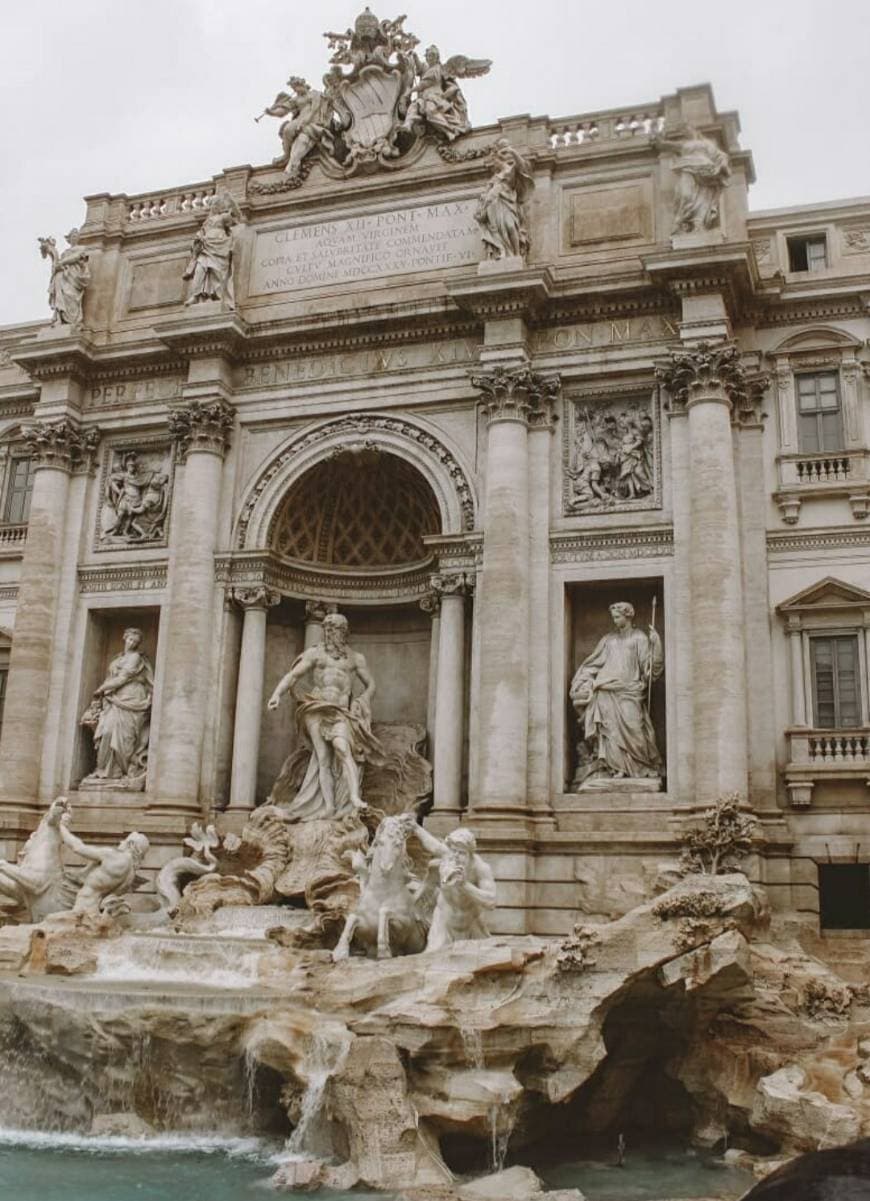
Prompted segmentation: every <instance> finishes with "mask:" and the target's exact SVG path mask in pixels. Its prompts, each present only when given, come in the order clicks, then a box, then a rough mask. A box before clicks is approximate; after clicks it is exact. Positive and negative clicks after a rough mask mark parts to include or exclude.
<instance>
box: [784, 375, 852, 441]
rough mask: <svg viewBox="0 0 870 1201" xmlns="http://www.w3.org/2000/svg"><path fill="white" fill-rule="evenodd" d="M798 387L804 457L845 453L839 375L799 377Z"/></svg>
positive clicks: (800, 430) (799, 423)
mask: <svg viewBox="0 0 870 1201" xmlns="http://www.w3.org/2000/svg"><path fill="white" fill-rule="evenodd" d="M796 383H797V404H798V429H799V433H800V448H801V450H802V451H803V452H804V454H825V453H826V452H828V451H837V450H842V449H843V421H842V412H841V409H840V380H839V377H838V375H837V373H836V371H820V372H817V373H816V374H814V375H799V376H797V378H796Z"/></svg>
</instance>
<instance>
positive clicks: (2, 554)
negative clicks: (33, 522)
mask: <svg viewBox="0 0 870 1201" xmlns="http://www.w3.org/2000/svg"><path fill="white" fill-rule="evenodd" d="M26 541H27V525H26V524H24V525H10V524H5V523H2V524H0V559H20V558H21V556H22V555H23V554H24V543H25V542H26Z"/></svg>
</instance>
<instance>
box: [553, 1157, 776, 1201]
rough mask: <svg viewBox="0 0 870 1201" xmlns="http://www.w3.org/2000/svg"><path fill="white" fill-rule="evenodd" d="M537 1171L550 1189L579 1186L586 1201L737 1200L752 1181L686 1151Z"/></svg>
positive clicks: (743, 1175)
mask: <svg viewBox="0 0 870 1201" xmlns="http://www.w3.org/2000/svg"><path fill="white" fill-rule="evenodd" d="M538 1172H539V1174H540V1175H541V1176H543V1177H544V1178H545V1179H546V1182H547V1184H548V1185H549V1187H550V1188H579V1189H580V1191H581V1192H582V1193H584V1194H585V1195H586V1201H661V1198H663V1197H667V1198H669V1199H673V1201H678V1198H680V1199H685V1201H690V1199H692V1201H694V1198H698V1197H704V1198H708V1197H709V1198H721V1199H722V1201H735V1199H736V1198H738V1197H742V1196H743V1194H744V1193H745V1192H746V1190H747V1189H748V1188H749V1187H750V1186H751V1185H752V1184H754V1183H755V1180H754V1178H753V1177H752V1176H751V1175H750V1174H749V1173H748V1172H745V1171H743V1170H741V1169H739V1168H731V1167H723V1166H722V1165H721V1164H717V1163H716V1162H715V1161H714V1160H713V1159H710V1158H707V1157H704V1156H700V1155H695V1154H693V1153H692V1152H684V1151H673V1152H657V1153H656V1154H654V1155H653V1154H650V1153H645V1152H642V1151H637V1152H634V1153H632V1152H629V1153H628V1155H627V1156H626V1158H625V1166H624V1167H622V1168H617V1167H613V1166H611V1165H609V1164H604V1163H597V1164H596V1163H594V1162H586V1163H566V1164H561V1165H560V1166H559V1167H557V1168H551V1169H549V1170H548V1169H546V1168H544V1169H541V1168H540V1167H539V1168H538Z"/></svg>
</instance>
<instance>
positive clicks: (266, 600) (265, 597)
mask: <svg viewBox="0 0 870 1201" xmlns="http://www.w3.org/2000/svg"><path fill="white" fill-rule="evenodd" d="M230 598H231V599H232V600H233V601H235V603H236V604H237V605H238V606H239V608H240V609H245V610H247V609H271V608H272V607H273V606H274V605H277V604H278V603H279V602H280V600H281V593H280V592H276V591H275V590H274V589H273V588H266V587H265V586H264V585H262V584H259V585H254V586H253V587H249V588H231V589H230Z"/></svg>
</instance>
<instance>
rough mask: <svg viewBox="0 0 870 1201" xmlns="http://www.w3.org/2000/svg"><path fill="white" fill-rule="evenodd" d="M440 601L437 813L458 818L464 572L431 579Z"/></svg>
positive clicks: (470, 584) (466, 582)
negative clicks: (447, 812)
mask: <svg viewBox="0 0 870 1201" xmlns="http://www.w3.org/2000/svg"><path fill="white" fill-rule="evenodd" d="M431 582H432V591H433V592H434V593H435V594H436V595H437V596H439V597H440V598H441V622H440V629H439V631H438V670H437V675H436V679H437V692H436V698H435V747H434V755H433V767H434V798H435V803H434V811H435V812H440V813H444V812H445V811H449V812H450V813H451V814H452V815H453V816H455V817H458V816H459V813H460V811H461V809H462V747H463V742H464V736H465V598H466V596H468V595H469V594H470V592H471V590H472V587H473V582H472V579H471V577H470V576H468V575H466V573H465V572H461V571H457V572H442V573H440V574H438V575H434V576H432V581H431Z"/></svg>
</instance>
